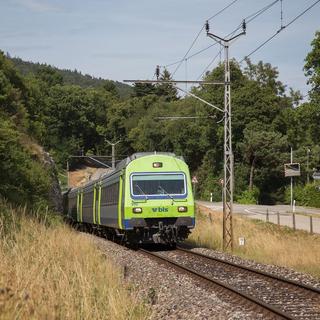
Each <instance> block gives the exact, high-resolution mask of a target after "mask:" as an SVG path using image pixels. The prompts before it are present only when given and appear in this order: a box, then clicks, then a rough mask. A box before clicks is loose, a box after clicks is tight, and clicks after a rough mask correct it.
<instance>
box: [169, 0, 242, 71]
mask: <svg viewBox="0 0 320 320" xmlns="http://www.w3.org/2000/svg"><path fill="white" fill-rule="evenodd" d="M237 1H238V0H233V1H232V2H231V3H229V4H228V5H227V6H225V7H224V8H222V9H221V10H220V11H218V12H217V13H215V14H214V15H213V16H211V17H210V18H209V19H208V20H212V19H213V18H215V17H217V16H218V15H219V14H221V13H222V12H224V11H225V10H226V9H228V8H229V7H231V6H232V5H233V4H234V3H236V2H237ZM203 29H204V25H203V26H202V28H201V29H200V30H199V32H198V34H197V35H196V37H195V39H194V40H193V41H192V43H191V45H190V47H189V49H188V50H187V52H186V53H185V55H184V56H183V58H182V59H181V60H179V61H177V62H176V63H171V64H170V65H171V66H172V65H176V64H178V65H177V67H176V69H175V70H174V71H173V73H172V76H174V75H175V73H176V72H177V71H178V69H179V68H180V66H181V64H182V62H183V61H184V60H185V59H186V58H187V55H188V54H189V52H190V50H191V49H192V48H193V46H194V44H195V43H196V41H197V40H198V38H199V37H200V35H201V33H202V31H203ZM168 66H169V65H166V67H168Z"/></svg>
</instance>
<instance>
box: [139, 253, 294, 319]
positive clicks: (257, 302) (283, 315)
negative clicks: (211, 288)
mask: <svg viewBox="0 0 320 320" xmlns="http://www.w3.org/2000/svg"><path fill="white" fill-rule="evenodd" d="M138 252H141V253H142V254H144V255H146V256H151V257H152V258H153V259H156V260H158V261H160V262H162V263H163V262H164V263H166V264H168V265H173V266H174V267H175V268H177V269H180V270H182V271H183V272H186V273H189V274H191V275H192V276H196V277H197V278H199V279H202V280H205V281H206V282H208V283H210V284H214V285H218V286H219V287H221V288H223V289H226V290H228V291H230V292H232V293H233V294H236V295H239V296H241V297H242V298H244V299H246V300H248V301H250V302H252V303H254V304H255V305H258V306H259V307H262V308H263V309H265V310H267V311H268V312H271V313H273V314H274V315H277V316H278V317H281V318H282V319H287V320H295V319H296V318H295V317H292V316H291V315H289V314H287V313H285V312H283V311H281V310H279V309H278V308H275V307H273V306H271V305H269V304H267V303H265V302H263V301H261V300H259V299H256V298H255V297H253V296H251V295H248V294H246V293H244V292H242V291H240V290H238V289H235V288H233V287H232V286H229V285H228V284H225V283H223V282H221V281H219V280H215V279H211V278H209V277H207V276H205V275H203V274H201V273H198V272H196V271H194V270H192V269H190V268H188V267H185V266H183V265H181V264H179V263H177V262H175V261H173V260H171V259H168V258H165V257H162V256H161V255H158V254H156V253H153V252H150V251H148V250H145V249H141V248H140V249H139V250H138Z"/></svg>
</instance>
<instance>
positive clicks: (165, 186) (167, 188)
mask: <svg viewBox="0 0 320 320" xmlns="http://www.w3.org/2000/svg"><path fill="white" fill-rule="evenodd" d="M131 190H132V195H133V196H141V195H145V196H149V195H150V196H165V195H170V196H175V195H185V194H186V179H185V175H184V174H183V173H158V174H153V173H150V174H138V173H137V174H133V175H132V176H131Z"/></svg>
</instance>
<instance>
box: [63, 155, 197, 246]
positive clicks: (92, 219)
mask: <svg viewBox="0 0 320 320" xmlns="http://www.w3.org/2000/svg"><path fill="white" fill-rule="evenodd" d="M65 197H67V199H65V200H67V201H66V204H67V205H66V210H65V211H66V214H67V215H68V217H69V218H70V219H71V220H72V221H73V222H74V223H77V224H80V225H83V226H86V227H89V228H95V229H98V230H99V231H100V232H102V233H104V234H105V235H106V236H108V237H118V238H119V239H121V240H123V241H126V242H130V243H147V242H155V243H167V244H174V243H176V242H177V241H179V240H184V239H185V238H187V237H188V234H189V233H190V230H191V229H192V228H193V227H194V224H195V219H194V199H193V195H192V187H191V180H190V174H189V169H188V166H187V164H186V163H185V162H184V161H183V159H182V158H181V157H177V156H175V155H174V154H172V153H153V154H152V153H136V154H133V155H132V156H130V157H128V158H127V159H125V160H123V161H121V162H120V163H119V164H118V165H117V167H116V169H115V171H113V172H112V173H109V174H106V175H104V176H103V177H101V179H99V180H96V181H92V182H90V183H88V184H87V185H85V186H84V187H81V188H74V189H71V190H70V191H69V192H68V193H66V194H65Z"/></svg>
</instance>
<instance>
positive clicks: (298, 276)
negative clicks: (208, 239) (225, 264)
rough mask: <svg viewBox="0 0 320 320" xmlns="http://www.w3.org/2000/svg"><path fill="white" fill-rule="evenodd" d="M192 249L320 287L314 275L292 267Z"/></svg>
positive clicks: (201, 249)
mask: <svg viewBox="0 0 320 320" xmlns="http://www.w3.org/2000/svg"><path fill="white" fill-rule="evenodd" d="M181 247H184V246H181ZM186 249H190V247H189V246H186ZM190 250H191V251H195V252H198V253H202V254H206V255H208V256H211V257H215V258H219V259H222V260H226V261H230V262H233V263H235V264H241V265H243V266H246V267H251V268H254V269H257V270H261V271H264V272H268V273H271V274H274V275H277V276H281V277H284V278H286V279H289V280H293V281H298V282H301V283H304V284H306V285H310V286H313V287H315V288H318V289H320V281H319V280H318V279H316V278H313V277H312V276H310V275H307V274H305V273H301V272H297V271H295V270H292V269H288V268H284V267H279V266H276V265H268V264H262V263H258V262H255V261H253V260H246V259H243V258H240V257H237V256H234V255H232V254H229V253H224V252H221V251H216V250H212V249H206V248H193V249H190Z"/></svg>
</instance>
